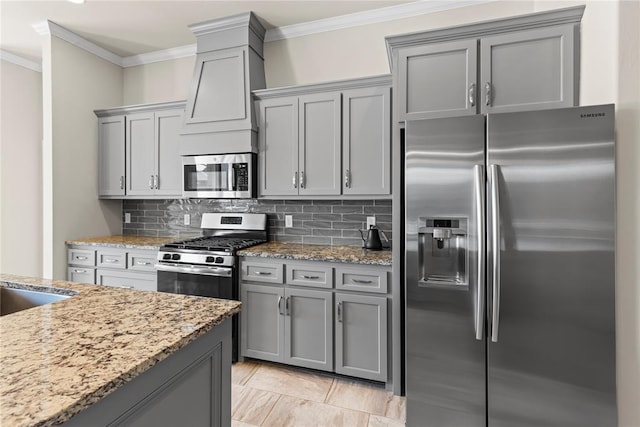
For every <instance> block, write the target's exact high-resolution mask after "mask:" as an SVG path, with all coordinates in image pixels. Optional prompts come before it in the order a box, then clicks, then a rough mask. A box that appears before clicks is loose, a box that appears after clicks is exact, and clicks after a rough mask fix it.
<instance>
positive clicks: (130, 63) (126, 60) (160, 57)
mask: <svg viewBox="0 0 640 427" xmlns="http://www.w3.org/2000/svg"><path fill="white" fill-rule="evenodd" d="M195 54H196V44H195V43H194V44H189V45H186V46H179V47H174V48H171V49H164V50H156V51H154V52H149V53H141V54H140V55H132V56H125V57H123V58H122V66H123V67H124V68H127V67H135V66H137V65H145V64H152V63H154V62H162V61H169V60H172V59H179V58H186V57H188V56H193V55H195Z"/></svg>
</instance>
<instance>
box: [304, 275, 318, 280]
mask: <svg viewBox="0 0 640 427" xmlns="http://www.w3.org/2000/svg"><path fill="white" fill-rule="evenodd" d="M302 278H303V279H307V280H317V279H319V278H320V276H307V275H306V274H303V275H302Z"/></svg>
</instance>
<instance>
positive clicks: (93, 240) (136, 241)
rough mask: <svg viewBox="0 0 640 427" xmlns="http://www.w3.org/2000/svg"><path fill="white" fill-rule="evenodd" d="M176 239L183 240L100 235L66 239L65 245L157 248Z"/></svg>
mask: <svg viewBox="0 0 640 427" xmlns="http://www.w3.org/2000/svg"><path fill="white" fill-rule="evenodd" d="M176 240H184V237H183V238H179V237H175V236H174V237H148V236H125V235H115V236H102V237H86V238H82V239H73V240H67V241H66V242H65V243H66V244H67V245H89V246H108V247H112V248H126V249H158V248H160V246H162V245H164V244H166V243H171V242H175V241H176Z"/></svg>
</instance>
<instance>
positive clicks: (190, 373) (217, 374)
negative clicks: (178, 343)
mask: <svg viewBox="0 0 640 427" xmlns="http://www.w3.org/2000/svg"><path fill="white" fill-rule="evenodd" d="M65 425H67V426H141V427H146V426H211V427H214V426H215V427H223V426H229V425H231V321H230V320H227V321H226V322H224V323H222V324H220V325H218V326H216V327H215V328H214V329H213V330H212V331H210V332H208V333H207V334H205V335H203V336H202V337H200V338H198V339H197V340H195V341H194V342H192V343H190V344H189V345H187V346H186V347H184V348H182V349H180V350H179V351H178V352H177V353H175V354H172V355H171V356H169V357H168V358H167V359H165V360H162V361H161V362H159V363H158V364H157V365H155V366H153V367H151V368H149V370H147V371H146V372H143V373H142V374H140V375H139V376H137V377H136V378H133V379H132V380H131V381H129V382H127V383H126V384H123V385H121V386H120V387H119V388H117V389H116V390H115V391H114V392H112V393H110V394H108V395H107V396H106V397H104V398H103V399H101V400H99V401H98V402H96V403H94V404H93V405H92V406H90V407H88V408H86V409H84V410H82V411H81V412H79V413H78V414H77V415H75V416H74V417H73V418H71V419H70V420H69V421H67V423H65Z"/></svg>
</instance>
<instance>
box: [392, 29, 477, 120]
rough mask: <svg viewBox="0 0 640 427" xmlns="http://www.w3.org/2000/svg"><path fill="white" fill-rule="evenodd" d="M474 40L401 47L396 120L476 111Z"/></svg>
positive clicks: (475, 50)
mask: <svg viewBox="0 0 640 427" xmlns="http://www.w3.org/2000/svg"><path fill="white" fill-rule="evenodd" d="M477 55H478V42H477V40H476V39H472V40H461V41H455V42H449V43H435V44H429V45H424V46H415V47H411V48H406V49H402V50H401V51H400V52H399V61H398V88H399V90H398V114H399V116H398V120H400V121H403V120H418V119H431V118H436V117H445V116H465V115H469V114H476V102H475V97H476V94H477V88H476V86H477V84H476V75H477V71H476V67H477Z"/></svg>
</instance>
